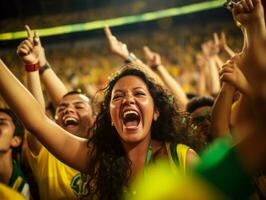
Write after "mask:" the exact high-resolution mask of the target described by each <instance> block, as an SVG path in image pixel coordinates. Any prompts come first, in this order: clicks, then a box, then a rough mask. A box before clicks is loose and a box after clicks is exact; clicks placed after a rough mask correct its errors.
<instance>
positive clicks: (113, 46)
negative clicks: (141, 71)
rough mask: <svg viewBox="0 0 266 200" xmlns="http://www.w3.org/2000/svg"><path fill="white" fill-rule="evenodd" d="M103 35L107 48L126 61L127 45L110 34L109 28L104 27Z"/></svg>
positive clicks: (127, 54)
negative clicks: (107, 44)
mask: <svg viewBox="0 0 266 200" xmlns="http://www.w3.org/2000/svg"><path fill="white" fill-rule="evenodd" d="M104 33H105V36H106V38H107V40H108V43H109V47H110V50H111V52H112V53H114V54H116V55H118V56H120V57H122V58H123V59H124V60H126V59H127V58H128V56H129V51H128V49H127V45H126V44H124V43H122V42H121V41H119V40H118V39H117V38H116V37H115V36H114V35H113V34H112V32H111V30H110V28H109V26H105V27H104Z"/></svg>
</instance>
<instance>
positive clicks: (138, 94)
mask: <svg viewBox="0 0 266 200" xmlns="http://www.w3.org/2000/svg"><path fill="white" fill-rule="evenodd" d="M135 95H136V96H144V95H145V93H144V92H135Z"/></svg>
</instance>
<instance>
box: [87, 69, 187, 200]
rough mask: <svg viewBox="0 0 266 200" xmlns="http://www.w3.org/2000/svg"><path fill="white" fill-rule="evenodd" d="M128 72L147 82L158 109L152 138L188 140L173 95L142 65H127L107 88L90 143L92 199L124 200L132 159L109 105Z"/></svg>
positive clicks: (178, 141)
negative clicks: (183, 131) (112, 95)
mask: <svg viewBox="0 0 266 200" xmlns="http://www.w3.org/2000/svg"><path fill="white" fill-rule="evenodd" d="M129 75H130V76H132V75H133V76H137V77H139V78H140V79H141V80H143V81H144V83H145V84H146V85H147V88H148V90H149V92H150V94H151V96H152V98H153V100H154V104H155V107H156V108H157V109H158V110H159V113H160V115H159V117H158V119H157V121H156V122H153V123H152V127H151V138H152V139H155V140H159V141H162V142H172V143H180V142H182V143H185V134H182V133H180V130H179V129H178V128H180V127H181V118H182V117H181V114H180V113H179V112H178V110H177V107H176V104H175V103H174V101H173V98H172V96H170V95H168V94H167V92H166V91H165V89H164V88H163V87H162V86H160V85H159V84H156V83H155V80H153V79H152V78H150V77H148V76H147V75H146V73H145V72H144V71H143V70H141V69H140V68H138V67H136V66H135V67H132V66H125V67H124V68H122V70H121V71H120V72H119V73H118V74H117V75H116V76H114V78H112V79H111V80H110V82H109V84H108V86H107V87H106V88H105V89H104V94H105V96H104V100H103V102H102V103H101V106H100V112H99V114H98V116H97V118H96V121H95V124H94V127H93V128H92V137H91V138H90V140H89V142H88V145H89V146H91V147H92V149H93V151H92V152H91V160H90V162H89V163H88V173H89V177H90V179H89V183H88V190H89V196H90V197H91V199H95V198H96V199H104V200H105V199H109V200H110V199H115V200H117V199H121V198H122V195H123V192H124V189H125V188H126V187H127V186H128V181H129V177H130V174H131V161H130V160H129V159H128V157H127V154H126V152H125V150H124V149H123V146H122V143H121V142H120V139H119V135H118V134H117V131H116V129H115V128H114V127H113V126H112V125H111V115H110V110H109V104H110V101H111V92H112V90H113V87H114V86H115V84H116V82H117V81H118V80H119V79H121V78H122V77H125V76H129Z"/></svg>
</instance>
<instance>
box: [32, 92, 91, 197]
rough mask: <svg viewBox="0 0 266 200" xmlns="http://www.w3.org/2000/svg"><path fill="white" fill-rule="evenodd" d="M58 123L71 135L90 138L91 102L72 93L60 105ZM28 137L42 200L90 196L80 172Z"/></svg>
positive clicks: (85, 97)
mask: <svg viewBox="0 0 266 200" xmlns="http://www.w3.org/2000/svg"><path fill="white" fill-rule="evenodd" d="M55 121H56V123H57V124H58V125H60V126H61V127H62V128H63V129H65V130H66V131H68V132H69V133H71V134H73V135H76V136H78V137H82V138H88V137H89V128H90V127H91V126H92V124H93V121H94V119H93V112H92V107H91V104H90V99H89V98H88V97H87V96H85V95H84V94H82V93H79V92H77V91H71V92H68V93H67V94H65V95H64V96H63V98H62V100H61V101H60V102H59V104H58V106H57V109H56V116H55ZM28 137H29V138H28V144H29V151H27V158H28V161H29V165H30V167H31V169H32V171H33V174H34V177H35V179H36V181H37V184H38V187H39V191H40V199H43V200H45V199H78V198H79V197H80V196H82V195H85V194H86V193H87V190H86V188H84V187H82V180H81V179H82V177H81V173H80V172H78V171H77V170H74V169H73V168H71V167H69V166H67V165H65V164H64V163H62V162H61V161H59V160H58V159H56V158H55V157H54V156H53V155H52V154H51V153H50V152H49V151H48V150H47V149H46V148H45V147H44V146H43V145H42V144H41V143H40V142H39V141H38V140H37V138H36V137H34V136H33V135H31V134H30V135H28ZM55 139H56V138H55ZM66 148H67V147H66Z"/></svg>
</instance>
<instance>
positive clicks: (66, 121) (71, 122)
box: [63, 117, 79, 127]
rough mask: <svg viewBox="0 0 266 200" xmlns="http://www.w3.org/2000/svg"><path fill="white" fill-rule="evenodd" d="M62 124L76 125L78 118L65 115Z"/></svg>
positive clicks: (66, 125)
mask: <svg viewBox="0 0 266 200" xmlns="http://www.w3.org/2000/svg"><path fill="white" fill-rule="evenodd" d="M63 123H64V126H65V127H68V126H77V125H78V124H79V121H78V119H76V118H74V117H66V118H65V119H64V120H63Z"/></svg>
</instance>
